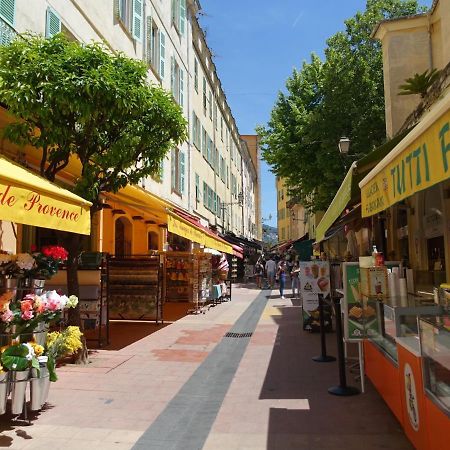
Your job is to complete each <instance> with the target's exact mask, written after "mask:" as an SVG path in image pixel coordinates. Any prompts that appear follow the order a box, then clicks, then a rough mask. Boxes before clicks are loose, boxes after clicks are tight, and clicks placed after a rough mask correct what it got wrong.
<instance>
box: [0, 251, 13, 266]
mask: <svg viewBox="0 0 450 450" xmlns="http://www.w3.org/2000/svg"><path fill="white" fill-rule="evenodd" d="M11 261H12V255H9V254H8V253H0V266H4V265H5V264H9V263H10V262H11Z"/></svg>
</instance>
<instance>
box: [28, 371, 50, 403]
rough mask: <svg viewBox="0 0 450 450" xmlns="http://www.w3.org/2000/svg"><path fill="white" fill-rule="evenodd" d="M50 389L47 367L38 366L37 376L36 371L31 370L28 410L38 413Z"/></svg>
mask: <svg viewBox="0 0 450 450" xmlns="http://www.w3.org/2000/svg"><path fill="white" fill-rule="evenodd" d="M49 389H50V375H49V373H48V369H47V365H46V364H40V370H39V375H38V371H37V370H36V369H31V379H30V409H31V411H38V410H40V409H41V408H42V406H43V405H44V403H45V402H46V401H47V398H48V392H49Z"/></svg>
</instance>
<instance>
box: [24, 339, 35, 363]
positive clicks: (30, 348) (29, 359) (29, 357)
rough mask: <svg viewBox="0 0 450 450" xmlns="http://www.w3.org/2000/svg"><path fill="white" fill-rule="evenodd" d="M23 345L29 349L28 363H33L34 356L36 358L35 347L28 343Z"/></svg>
mask: <svg viewBox="0 0 450 450" xmlns="http://www.w3.org/2000/svg"><path fill="white" fill-rule="evenodd" d="M22 345H24V346H25V347H27V348H28V355H27V356H26V358H27V360H28V361H31V360H32V359H33V356H35V354H34V349H33V347H32V346H31V345H30V344H28V343H27V344H22Z"/></svg>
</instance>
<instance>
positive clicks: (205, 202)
mask: <svg viewBox="0 0 450 450" xmlns="http://www.w3.org/2000/svg"><path fill="white" fill-rule="evenodd" d="M203 206H204V207H205V208H206V207H207V206H208V186H207V184H206V183H205V182H203Z"/></svg>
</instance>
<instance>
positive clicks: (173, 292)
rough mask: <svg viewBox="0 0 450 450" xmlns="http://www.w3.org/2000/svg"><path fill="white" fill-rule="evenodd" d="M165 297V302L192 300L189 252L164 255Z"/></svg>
mask: <svg viewBox="0 0 450 450" xmlns="http://www.w3.org/2000/svg"><path fill="white" fill-rule="evenodd" d="M165 262H166V264H165V265H166V277H165V278H166V297H165V301H167V302H189V301H192V284H193V277H192V273H193V261H192V255H189V254H183V253H179V254H168V255H166V261H165Z"/></svg>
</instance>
